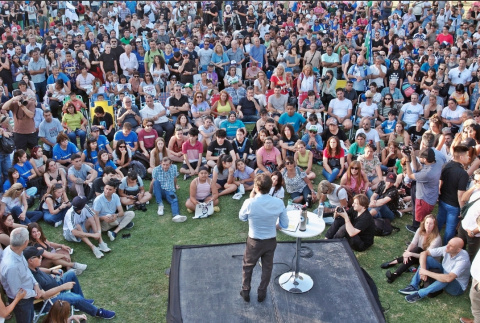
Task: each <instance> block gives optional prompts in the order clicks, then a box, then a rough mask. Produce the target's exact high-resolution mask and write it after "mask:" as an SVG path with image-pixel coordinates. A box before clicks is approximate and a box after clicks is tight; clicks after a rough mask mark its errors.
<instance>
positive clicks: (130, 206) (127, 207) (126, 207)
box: [125, 204, 133, 211]
mask: <svg viewBox="0 0 480 323" xmlns="http://www.w3.org/2000/svg"><path fill="white" fill-rule="evenodd" d="M132 207H133V204H130V205H127V206H125V209H126V210H127V211H128V210H130V209H131V208H132Z"/></svg>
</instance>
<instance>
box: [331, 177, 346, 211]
mask: <svg viewBox="0 0 480 323" xmlns="http://www.w3.org/2000/svg"><path fill="white" fill-rule="evenodd" d="M332 185H334V186H335V189H334V190H333V192H332V194H327V199H328V202H330V204H331V205H332V206H341V203H340V200H348V194H347V190H345V189H342V188H341V187H340V185H337V184H333V183H332Z"/></svg>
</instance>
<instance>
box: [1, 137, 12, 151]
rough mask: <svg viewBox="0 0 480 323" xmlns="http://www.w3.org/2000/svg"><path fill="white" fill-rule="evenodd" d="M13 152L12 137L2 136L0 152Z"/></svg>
mask: <svg viewBox="0 0 480 323" xmlns="http://www.w3.org/2000/svg"><path fill="white" fill-rule="evenodd" d="M14 150H15V141H13V137H8V138H7V137H5V136H2V138H0V152H1V153H3V154H11V153H13V151H14Z"/></svg>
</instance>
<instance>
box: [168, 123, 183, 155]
mask: <svg viewBox="0 0 480 323" xmlns="http://www.w3.org/2000/svg"><path fill="white" fill-rule="evenodd" d="M185 141H186V139H185V136H184V135H183V128H182V127H181V126H177V127H175V135H174V136H172V138H170V141H169V142H168V150H167V152H168V157H169V158H170V159H171V160H172V162H175V163H181V162H183V152H182V145H183V143H184V142H185Z"/></svg>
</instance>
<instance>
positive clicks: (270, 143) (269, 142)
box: [265, 141, 273, 145]
mask: <svg viewBox="0 0 480 323" xmlns="http://www.w3.org/2000/svg"><path fill="white" fill-rule="evenodd" d="M272 144H273V142H271V141H265V145H272Z"/></svg>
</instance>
